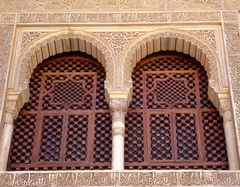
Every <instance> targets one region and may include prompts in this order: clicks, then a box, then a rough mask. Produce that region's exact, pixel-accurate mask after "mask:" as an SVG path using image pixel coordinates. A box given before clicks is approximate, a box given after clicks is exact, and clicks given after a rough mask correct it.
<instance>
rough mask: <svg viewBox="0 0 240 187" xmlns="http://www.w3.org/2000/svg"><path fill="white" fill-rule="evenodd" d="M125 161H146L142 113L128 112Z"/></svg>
mask: <svg viewBox="0 0 240 187" xmlns="http://www.w3.org/2000/svg"><path fill="white" fill-rule="evenodd" d="M125 123H126V131H125V133H126V138H125V161H126V162H142V161H144V157H143V155H144V136H143V116H142V114H141V113H135V112H134V113H128V115H127V117H126V121H125Z"/></svg>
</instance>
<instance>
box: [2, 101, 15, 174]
mask: <svg viewBox="0 0 240 187" xmlns="http://www.w3.org/2000/svg"><path fill="white" fill-rule="evenodd" d="M15 107H16V102H7V106H6V108H7V109H6V113H5V120H4V123H3V130H2V134H1V140H0V142H1V144H0V150H1V151H0V171H5V170H6V168H7V162H8V155H9V149H10V145H11V139H12V133H13V120H14V116H15Z"/></svg>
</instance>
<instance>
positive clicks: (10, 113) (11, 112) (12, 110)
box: [5, 101, 17, 123]
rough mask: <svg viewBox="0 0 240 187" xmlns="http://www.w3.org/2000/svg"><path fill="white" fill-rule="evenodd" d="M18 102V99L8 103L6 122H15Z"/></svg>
mask: <svg viewBox="0 0 240 187" xmlns="http://www.w3.org/2000/svg"><path fill="white" fill-rule="evenodd" d="M16 107H17V102H16V101H8V102H7V103H6V115H5V122H6V123H13V119H14V116H16V113H17V109H16Z"/></svg>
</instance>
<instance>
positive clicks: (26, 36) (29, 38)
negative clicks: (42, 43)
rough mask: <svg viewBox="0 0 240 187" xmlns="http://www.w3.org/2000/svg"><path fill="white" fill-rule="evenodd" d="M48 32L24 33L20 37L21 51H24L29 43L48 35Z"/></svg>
mask: <svg viewBox="0 0 240 187" xmlns="http://www.w3.org/2000/svg"><path fill="white" fill-rule="evenodd" d="M48 33H49V32H39V31H30V32H28V31H27V32H24V33H23V37H22V46H21V51H23V50H24V49H26V47H28V46H29V45H30V44H31V43H33V42H34V41H36V40H38V39H39V38H41V37H43V36H44V35H46V34H48Z"/></svg>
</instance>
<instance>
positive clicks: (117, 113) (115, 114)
mask: <svg viewBox="0 0 240 187" xmlns="http://www.w3.org/2000/svg"><path fill="white" fill-rule="evenodd" d="M127 107H128V101H127V99H125V98H111V99H110V108H111V112H112V118H113V122H116V121H121V122H123V123H124V120H125V114H126V112H127Z"/></svg>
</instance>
